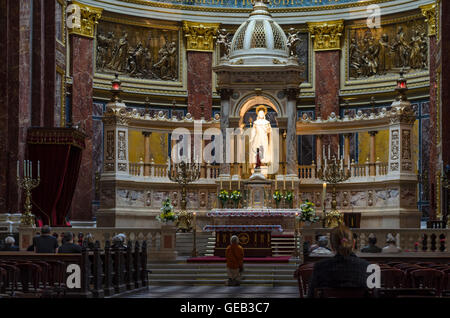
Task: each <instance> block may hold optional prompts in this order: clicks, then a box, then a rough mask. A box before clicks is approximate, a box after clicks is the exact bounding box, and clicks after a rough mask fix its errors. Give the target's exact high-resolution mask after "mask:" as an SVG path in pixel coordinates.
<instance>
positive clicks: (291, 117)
mask: <svg viewBox="0 0 450 318" xmlns="http://www.w3.org/2000/svg"><path fill="white" fill-rule="evenodd" d="M298 93H299V91H298V89H288V90H287V107H286V116H287V119H288V120H287V132H286V161H287V175H289V176H291V177H298V160H297V127H296V123H297V116H296V115H297V95H298Z"/></svg>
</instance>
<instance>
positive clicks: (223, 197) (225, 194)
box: [218, 190, 230, 208]
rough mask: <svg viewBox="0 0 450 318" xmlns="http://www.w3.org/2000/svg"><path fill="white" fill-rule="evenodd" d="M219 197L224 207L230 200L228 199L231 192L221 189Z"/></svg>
mask: <svg viewBox="0 0 450 318" xmlns="http://www.w3.org/2000/svg"><path fill="white" fill-rule="evenodd" d="M218 198H219V200H220V202H221V204H222V208H223V207H224V206H225V203H226V202H227V201H228V199H229V198H230V194H229V193H228V191H227V190H221V191H220V192H219V195H218Z"/></svg>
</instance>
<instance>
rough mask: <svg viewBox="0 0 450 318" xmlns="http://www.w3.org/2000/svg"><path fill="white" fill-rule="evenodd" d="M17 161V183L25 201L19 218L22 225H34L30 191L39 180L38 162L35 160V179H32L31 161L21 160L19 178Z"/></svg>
mask: <svg viewBox="0 0 450 318" xmlns="http://www.w3.org/2000/svg"><path fill="white" fill-rule="evenodd" d="M19 168H20V167H19V161H17V185H18V187H19V188H21V189H23V190H24V192H25V202H24V204H23V213H22V217H21V220H20V223H21V224H22V225H26V226H34V216H33V214H32V213H31V210H32V205H31V191H32V190H33V189H34V188H36V187H37V186H38V185H39V183H40V182H41V176H40V162H39V161H38V162H37V179H33V163H32V161H30V160H24V161H23V176H22V179H20V169H19Z"/></svg>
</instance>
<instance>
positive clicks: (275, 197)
mask: <svg viewBox="0 0 450 318" xmlns="http://www.w3.org/2000/svg"><path fill="white" fill-rule="evenodd" d="M272 198H273V200H274V201H275V205H276V207H277V209H278V207H279V206H280V201H281V199H282V198H283V195H282V194H281V192H280V190H275V192H274V193H273V195H272Z"/></svg>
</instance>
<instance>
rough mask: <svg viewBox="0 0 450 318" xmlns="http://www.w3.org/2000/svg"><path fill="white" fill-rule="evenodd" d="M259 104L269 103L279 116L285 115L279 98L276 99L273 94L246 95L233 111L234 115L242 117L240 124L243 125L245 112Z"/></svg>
mask: <svg viewBox="0 0 450 318" xmlns="http://www.w3.org/2000/svg"><path fill="white" fill-rule="evenodd" d="M258 105H267V106H269V107H270V108H272V109H273V110H274V111H276V112H277V114H278V116H279V117H284V112H283V109H282V107H280V105H279V103H278V102H277V100H275V99H274V98H273V97H272V96H270V95H265V94H263V95H255V94H251V95H247V96H244V97H243V98H242V99H241V100H240V101H239V103H237V104H236V106H235V108H234V111H233V112H232V114H233V115H232V116H234V117H240V120H239V125H241V124H242V122H243V120H244V115H245V113H246V112H248V111H249V110H250V109H252V108H253V107H255V106H258Z"/></svg>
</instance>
